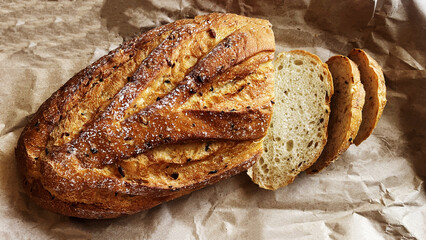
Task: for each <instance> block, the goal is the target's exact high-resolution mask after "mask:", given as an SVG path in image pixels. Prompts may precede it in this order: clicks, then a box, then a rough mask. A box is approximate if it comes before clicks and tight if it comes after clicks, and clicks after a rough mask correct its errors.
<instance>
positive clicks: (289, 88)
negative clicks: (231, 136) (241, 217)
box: [248, 50, 333, 190]
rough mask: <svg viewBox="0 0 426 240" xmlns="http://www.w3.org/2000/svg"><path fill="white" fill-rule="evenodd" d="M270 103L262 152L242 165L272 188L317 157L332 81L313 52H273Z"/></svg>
mask: <svg viewBox="0 0 426 240" xmlns="http://www.w3.org/2000/svg"><path fill="white" fill-rule="evenodd" d="M274 66H275V107H274V115H273V124H271V127H270V129H269V130H268V134H267V136H266V138H265V142H264V154H263V155H262V157H261V158H260V160H259V161H258V162H257V163H255V165H253V167H252V168H250V169H249V170H248V175H249V176H250V177H251V178H252V180H253V182H255V183H256V184H258V185H259V186H260V187H262V188H266V189H271V190H275V189H278V188H280V187H283V186H286V185H287V184H289V183H291V182H293V180H294V178H295V177H296V176H297V175H298V174H299V173H300V172H301V171H304V170H306V169H307V168H308V167H310V166H311V165H312V164H313V163H314V162H315V161H316V160H317V158H318V157H319V155H320V153H321V151H322V149H323V147H324V145H325V143H326V141H327V124H328V119H329V113H330V105H329V104H330V97H331V96H332V94H333V83H332V78H331V74H330V72H329V71H328V67H327V65H326V64H325V63H323V62H322V61H321V60H320V59H319V58H318V57H317V56H316V55H313V54H311V53H308V52H305V51H301V50H296V51H291V52H284V53H281V54H279V55H278V57H277V59H276V60H275V62H274Z"/></svg>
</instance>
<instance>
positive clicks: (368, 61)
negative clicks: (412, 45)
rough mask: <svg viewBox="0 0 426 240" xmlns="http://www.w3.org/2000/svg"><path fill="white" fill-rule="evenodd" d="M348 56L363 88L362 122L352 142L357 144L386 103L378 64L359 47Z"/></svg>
mask: <svg viewBox="0 0 426 240" xmlns="http://www.w3.org/2000/svg"><path fill="white" fill-rule="evenodd" d="M349 58H350V59H351V60H352V61H354V62H355V63H356V64H357V65H358V68H359V72H360V74H361V82H362V84H363V85H364V89H365V104H364V108H363V110H362V122H361V126H360V128H359V132H358V135H357V136H356V138H355V140H354V143H355V144H356V145H357V146H358V145H359V144H361V142H363V141H364V140H365V139H367V138H368V137H369V136H370V135H371V133H372V132H373V130H374V128H375V127H376V125H377V123H378V121H379V119H380V117H381V115H382V112H383V109H384V107H385V105H386V85H385V80H384V76H383V71H382V69H381V68H380V66H379V64H378V63H377V62H376V61H375V60H374V59H373V58H371V57H370V56H369V55H368V54H367V53H366V52H364V51H363V50H361V49H353V50H352V51H351V52H350V53H349Z"/></svg>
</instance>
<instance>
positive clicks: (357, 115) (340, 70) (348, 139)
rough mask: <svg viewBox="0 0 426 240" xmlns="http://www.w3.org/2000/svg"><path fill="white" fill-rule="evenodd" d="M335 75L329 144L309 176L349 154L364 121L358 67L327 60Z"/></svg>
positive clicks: (344, 61)
mask: <svg viewBox="0 0 426 240" xmlns="http://www.w3.org/2000/svg"><path fill="white" fill-rule="evenodd" d="M327 64H328V67H329V69H330V72H331V75H332V76H333V85H334V90H335V92H334V95H333V96H332V98H331V104H330V105H331V113H330V121H329V124H328V141H327V144H326V145H325V147H324V150H323V151H322V153H321V156H320V157H319V158H318V160H317V161H316V162H315V163H314V165H312V166H311V167H310V168H309V169H308V170H307V173H310V174H313V173H317V172H319V171H321V170H322V169H324V168H325V167H327V166H328V165H329V164H330V163H332V162H334V161H335V160H336V159H337V158H338V157H339V155H340V154H341V153H343V152H344V151H346V150H347V149H348V148H349V146H350V145H351V144H352V142H353V140H354V139H355V137H356V135H357V133H358V129H359V127H360V125H361V120H362V108H363V106H364V100H365V91H364V87H363V85H362V83H361V80H360V73H359V70H358V67H357V65H356V64H355V63H354V62H352V61H351V60H350V59H349V58H347V57H345V56H342V55H338V56H334V57H331V58H330V59H329V60H328V61H327Z"/></svg>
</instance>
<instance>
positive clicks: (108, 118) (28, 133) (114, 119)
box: [16, 14, 275, 218]
mask: <svg viewBox="0 0 426 240" xmlns="http://www.w3.org/2000/svg"><path fill="white" fill-rule="evenodd" d="M274 49H275V43H274V35H273V32H272V30H271V25H270V23H269V22H268V21H266V20H261V19H254V18H247V17H242V16H238V15H233V14H210V15H206V16H199V17H196V18H195V19H185V20H179V21H176V22H173V23H170V24H167V25H165V26H161V27H158V28H155V29H153V30H151V31H149V32H147V33H144V34H142V35H140V36H137V37H136V38H134V39H132V40H130V41H128V42H126V43H124V44H122V45H121V46H120V47H119V48H117V49H115V50H113V51H111V52H110V53H109V54H108V55H106V56H104V57H102V58H100V59H99V60H98V61H96V62H94V63H93V64H91V65H90V66H88V67H87V68H85V69H83V70H82V71H80V72H79V73H77V74H76V75H75V76H74V77H72V78H71V79H70V80H69V81H68V82H66V83H65V84H64V85H63V86H62V87H61V88H60V89H59V90H58V91H56V92H55V93H54V94H53V95H52V96H51V97H50V98H49V99H48V100H47V101H46V102H44V103H43V104H42V106H41V107H40V109H39V110H38V111H37V112H36V113H35V114H34V116H33V117H32V119H31V120H30V122H29V123H28V125H27V126H26V127H25V129H24V131H23V132H22V135H21V137H20V139H19V142H18V146H17V149H16V158H17V161H18V164H19V168H20V171H21V172H22V174H23V176H24V187H25V189H26V191H27V193H28V195H29V196H30V198H31V199H32V200H34V201H35V202H36V203H38V204H39V205H40V206H42V207H44V208H47V209H49V210H52V211H54V212H57V213H61V214H64V215H68V216H74V217H80V218H113V217H117V216H120V215H123V214H132V213H135V212H138V211H141V210H143V209H147V208H151V207H153V206H156V205H158V204H160V203H162V202H165V201H168V200H171V199H174V198H177V197H179V196H182V195H185V194H188V193H190V192H192V191H194V190H196V189H199V188H202V187H204V186H206V185H208V184H212V183H214V182H217V181H219V180H221V179H224V178H227V177H230V176H232V175H235V174H237V173H239V172H241V171H244V170H246V169H247V168H249V167H250V166H251V165H252V164H253V163H254V162H255V161H256V160H257V159H258V158H259V157H260V155H261V153H262V149H263V146H262V142H263V140H262V139H263V137H264V136H265V135H266V131H267V129H268V126H269V123H270V120H271V116H272V103H273V98H274V95H273V94H274V93H273V70H274V69H273V66H272V59H273V57H274Z"/></svg>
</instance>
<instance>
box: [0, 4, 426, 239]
mask: <svg viewBox="0 0 426 240" xmlns="http://www.w3.org/2000/svg"><path fill="white" fill-rule="evenodd" d="M213 11H216V12H232V13H237V14H242V15H247V16H253V17H260V18H266V19H269V20H270V21H271V23H272V24H273V29H274V32H275V36H276V41H277V52H280V51H283V50H291V49H305V50H308V51H311V52H313V53H315V54H317V55H319V56H320V57H321V59H322V60H323V61H326V60H327V59H328V58H329V57H331V56H333V55H335V54H347V53H348V52H349V51H350V50H351V49H352V48H354V47H361V48H363V49H365V50H366V51H367V52H368V53H370V54H371V55H372V56H373V57H374V58H376V59H377V61H378V62H379V63H380V64H381V65H382V67H383V69H384V73H385V77H386V85H387V89H388V94H387V98H388V104H387V106H386V108H385V111H384V113H383V116H382V119H381V120H380V122H379V124H378V126H377V128H376V130H375V131H374V134H373V135H372V136H371V137H370V138H368V139H367V140H366V141H365V142H364V143H362V144H361V145H360V146H359V147H355V146H351V147H350V148H349V150H348V151H347V152H346V153H345V154H343V155H342V156H341V157H340V159H339V160H338V161H336V162H335V163H334V164H332V165H331V166H330V167H328V168H327V169H326V170H325V171H323V172H321V173H319V174H317V175H306V174H301V175H300V176H299V177H298V178H297V179H296V181H295V182H294V183H293V184H291V185H289V186H288V187H285V188H282V189H280V190H278V191H275V192H272V191H267V190H262V189H259V188H258V187H257V186H256V185H255V184H253V183H251V181H250V179H249V177H248V176H247V175H246V174H240V175H238V176H236V177H233V178H231V179H228V180H225V181H223V182H220V183H218V184H216V185H213V186H210V187H207V188H205V189H202V190H199V191H196V192H194V193H192V194H190V195H188V196H185V197H182V198H180V199H177V200H174V201H171V202H168V203H165V204H162V205H160V206H158V207H155V208H153V209H151V210H147V211H144V212H141V213H138V214H135V215H132V216H128V217H122V218H118V219H114V220H81V219H75V218H68V217H64V216H60V215H57V214H54V213H51V212H48V211H45V210H43V209H41V208H39V207H38V206H36V205H35V204H34V203H32V202H31V201H29V199H28V198H27V196H26V195H25V193H24V192H23V189H22V187H21V181H20V179H19V175H18V172H17V168H16V163H15V158H14V148H15V146H16V142H17V139H18V137H19V135H20V133H21V131H22V129H23V127H24V126H25V124H26V123H27V121H28V119H29V117H30V116H31V114H33V113H34V112H35V111H36V110H37V109H38V107H39V106H40V105H41V103H42V102H43V101H44V100H46V99H47V98H48V97H49V96H50V95H51V94H52V93H53V92H54V91H55V90H56V89H58V88H59V87H60V86H61V85H62V84H63V83H65V82H66V81H67V80H68V79H69V78H70V77H72V76H73V75H74V74H75V73H76V72H78V71H79V70H80V69H82V68H84V67H85V66H86V65H88V64H90V63H91V62H93V61H94V60H96V59H97V58H99V57H100V56H102V55H104V54H106V53H107V52H108V50H111V49H113V48H115V47H117V46H118V45H119V44H120V43H121V42H122V41H123V39H128V38H130V37H131V36H133V35H134V34H135V33H136V32H138V31H140V30H141V31H146V30H148V29H150V28H153V27H155V26H159V25H161V24H165V23H168V22H171V21H174V20H176V19H180V18H184V17H193V16H195V15H199V14H205V13H208V12H213ZM425 65H426V2H425V1H423V0H406V1H405V0H404V1H402V0H378V1H373V0H369V1H367V0H354V1H349V0H347V1H334V0H304V1H273V0H265V1H254V0H252V1H248V0H227V1H212V0H208V1H206V0H185V1H171V0H168V1H154V0H152V1H137V0H129V1H124V0H106V1H100V0H97V1H35V0H32V1H18V0H13V1H2V2H1V3H0V89H1V90H0V164H1V167H0V238H1V239H51V238H54V239H135V238H137V239H426V227H425V225H426V205H425V204H426V194H425V188H424V180H425V179H426V144H425V140H426V138H425V135H426V70H425Z"/></svg>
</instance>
